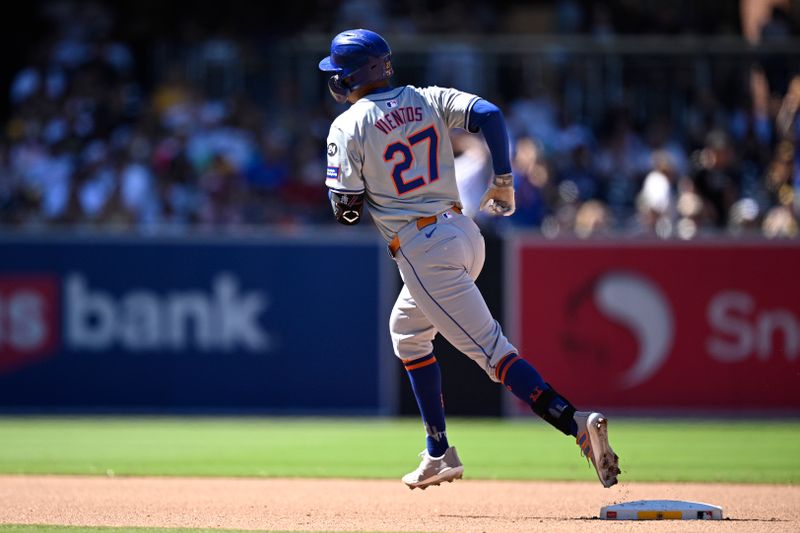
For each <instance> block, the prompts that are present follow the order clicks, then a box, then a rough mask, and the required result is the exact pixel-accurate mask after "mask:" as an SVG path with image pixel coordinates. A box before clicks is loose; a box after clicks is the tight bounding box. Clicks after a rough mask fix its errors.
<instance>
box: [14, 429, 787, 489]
mask: <svg viewBox="0 0 800 533" xmlns="http://www.w3.org/2000/svg"><path fill="white" fill-rule="evenodd" d="M610 433H611V437H612V439H611V440H612V444H613V445H614V447H615V450H616V451H617V452H618V453H619V455H620V457H621V466H622V469H623V474H624V478H622V479H624V480H625V481H699V482H716V481H720V482H722V481H724V482H743V483H799V482H800V422H798V421H786V422H781V421H764V422H757V421H749V422H729V421H688V422H687V421H644V420H631V419H622V418H616V419H613V420H612V421H611V425H610ZM448 435H449V437H450V440H451V442H452V443H453V444H455V445H457V447H458V450H459V454H460V455H461V458H462V460H463V461H464V463H465V465H466V467H467V468H466V473H465V475H466V477H467V478H472V479H478V478H482V479H541V480H594V479H595V474H594V471H593V470H592V469H591V468H590V467H589V466H588V464H587V463H586V460H585V459H582V458H581V457H580V456H579V452H578V448H577V446H576V445H575V444H574V441H573V440H572V439H570V438H567V437H565V436H563V435H561V434H560V433H558V432H557V431H555V430H553V429H552V428H550V427H549V426H547V425H545V424H544V423H541V422H539V421H536V420H534V419H525V420H524V421H521V420H520V421H501V420H475V419H451V420H449V425H448ZM423 442H424V441H423V429H422V425H421V423H420V422H419V421H418V420H416V419H414V420H410V419H403V420H382V419H304V418H192V417H186V418H138V417H129V418H105V417H96V418H17V417H0V473H15V474H23V473H31V474H93V475H148V476H273V477H274V476H292V477H351V478H398V477H400V476H401V475H402V474H404V473H405V472H407V471H408V470H409V469H410V468H411V467H413V466H414V465H415V464H416V461H417V458H416V453H417V452H418V451H419V450H420V449H421V448H422V445H423Z"/></svg>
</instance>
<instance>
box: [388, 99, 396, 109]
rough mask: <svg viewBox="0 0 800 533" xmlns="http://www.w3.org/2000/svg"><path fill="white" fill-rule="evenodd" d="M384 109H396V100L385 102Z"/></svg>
mask: <svg viewBox="0 0 800 533" xmlns="http://www.w3.org/2000/svg"><path fill="white" fill-rule="evenodd" d="M386 107H388V108H389V109H391V108H393V107H397V100H387V101H386Z"/></svg>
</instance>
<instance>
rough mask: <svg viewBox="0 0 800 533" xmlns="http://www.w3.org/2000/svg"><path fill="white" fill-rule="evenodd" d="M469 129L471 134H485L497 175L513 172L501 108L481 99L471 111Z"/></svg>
mask: <svg viewBox="0 0 800 533" xmlns="http://www.w3.org/2000/svg"><path fill="white" fill-rule="evenodd" d="M467 129H468V130H469V131H470V132H471V133H477V132H479V131H480V132H483V137H484V139H486V145H487V146H488V147H489V151H490V152H491V154H492V167H493V168H494V173H495V174H498V175H500V174H508V173H509V172H511V162H510V150H509V146H508V133H507V132H506V120H505V118H504V117H503V112H502V111H500V108H499V107H497V106H496V105H494V104H493V103H491V102H489V101H487V100H484V99H483V98H480V99H479V100H478V101H477V102H475V104H474V105H473V106H472V109H471V110H470V113H469V124H467Z"/></svg>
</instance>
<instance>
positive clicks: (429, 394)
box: [403, 354, 450, 457]
mask: <svg viewBox="0 0 800 533" xmlns="http://www.w3.org/2000/svg"><path fill="white" fill-rule="evenodd" d="M403 365H404V366H405V368H406V372H408V378H409V379H410V380H411V389H412V390H413V391H414V396H415V397H416V398H417V405H418V406H419V412H420V414H421V415H422V422H423V423H424V424H425V431H426V432H427V434H428V437H427V447H428V454H429V455H430V456H431V457H441V456H442V455H444V452H446V451H447V448H448V447H449V446H450V445H449V444H448V443H447V433H446V431H445V422H444V400H443V399H442V372H441V370H440V369H439V362H438V361H436V357H434V355H433V354H430V355H426V356H425V357H423V358H421V359H414V360H413V361H407V360H403Z"/></svg>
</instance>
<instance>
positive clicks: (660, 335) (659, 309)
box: [594, 272, 675, 388]
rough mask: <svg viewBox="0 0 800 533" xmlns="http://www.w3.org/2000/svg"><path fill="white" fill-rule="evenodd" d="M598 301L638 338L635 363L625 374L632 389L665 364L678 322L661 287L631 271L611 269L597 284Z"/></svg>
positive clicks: (596, 298) (600, 305)
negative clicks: (673, 317)
mask: <svg viewBox="0 0 800 533" xmlns="http://www.w3.org/2000/svg"><path fill="white" fill-rule="evenodd" d="M594 297H595V304H596V305H597V307H598V309H599V310H600V312H602V313H603V314H604V315H605V316H606V317H608V318H610V319H612V320H615V321H617V322H619V323H621V324H622V325H624V326H626V327H627V328H628V329H630V331H631V332H632V333H633V334H634V336H635V337H636V340H637V341H638V344H639V353H638V354H637V358H636V363H634V365H633V366H632V367H631V368H630V369H629V370H628V371H627V372H626V373H625V375H624V376H623V377H622V379H621V382H622V385H623V386H624V387H626V388H632V387H635V386H636V385H640V384H641V383H644V382H645V381H647V380H648V379H650V378H651V377H652V376H653V375H654V374H655V373H656V372H657V371H658V370H659V369H660V368H661V366H662V365H663V364H664V362H665V361H666V359H667V354H668V353H669V350H670V348H671V347H672V341H673V339H674V333H675V325H674V321H673V319H672V310H671V309H670V307H669V304H668V303H667V299H666V298H665V297H664V294H663V293H662V292H661V290H660V289H659V288H658V287H657V286H656V285H655V284H654V283H653V282H651V281H650V280H648V279H646V278H645V277H643V276H641V275H639V274H635V273H632V272H611V273H609V274H606V275H604V276H603V277H601V278H600V279H599V280H598V282H597V284H596V285H595V293H594Z"/></svg>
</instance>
